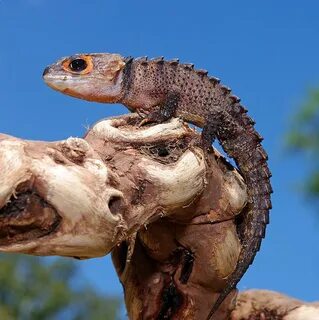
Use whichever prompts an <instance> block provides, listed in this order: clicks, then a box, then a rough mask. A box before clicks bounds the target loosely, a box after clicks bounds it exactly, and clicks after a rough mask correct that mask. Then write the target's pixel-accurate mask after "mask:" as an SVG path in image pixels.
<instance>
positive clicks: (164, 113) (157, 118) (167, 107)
mask: <svg viewBox="0 0 319 320" xmlns="http://www.w3.org/2000/svg"><path fill="white" fill-rule="evenodd" d="M178 102H179V96H178V94H176V93H173V92H172V93H169V94H168V95H167V96H166V98H165V100H164V101H163V102H161V103H160V104H158V105H156V106H153V107H152V108H151V110H152V111H151V112H149V113H147V115H146V118H144V119H143V120H142V121H141V123H140V124H139V126H142V125H145V124H148V123H162V122H165V121H167V120H169V119H171V118H173V117H174V116H176V110H177V107H178Z"/></svg>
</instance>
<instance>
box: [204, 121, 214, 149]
mask: <svg viewBox="0 0 319 320" xmlns="http://www.w3.org/2000/svg"><path fill="white" fill-rule="evenodd" d="M216 137H217V126H214V124H206V125H204V127H203V131H202V135H201V146H202V148H203V149H204V150H205V151H207V150H209V149H210V148H211V147H212V144H213V143H214V141H215V139H216Z"/></svg>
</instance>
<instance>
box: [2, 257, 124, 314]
mask: <svg viewBox="0 0 319 320" xmlns="http://www.w3.org/2000/svg"><path fill="white" fill-rule="evenodd" d="M78 276H79V275H78V274H77V265H76V262H75V261H72V260H71V259H62V258H56V259H54V260H53V261H52V260H50V262H49V261H48V260H47V259H43V258H37V257H29V256H23V255H1V256H0V319H1V320H20V319H21V320H31V319H32V320H43V319H45V320H51V319H52V320H53V319H72V320H82V319H83V320H84V319H90V320H91V319H92V320H100V319H101V320H102V319H103V320H108V319H109V320H113V319H116V314H117V313H118V310H119V305H120V303H119V300H118V299H117V298H108V297H106V296H103V295H102V294H100V293H97V292H96V291H94V290H93V288H92V287H90V286H88V285H85V284H83V283H81V281H80V279H79V278H78Z"/></svg>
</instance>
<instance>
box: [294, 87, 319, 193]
mask: <svg viewBox="0 0 319 320" xmlns="http://www.w3.org/2000/svg"><path fill="white" fill-rule="evenodd" d="M288 146H289V147H290V148H291V149H292V150H295V151H296V152H299V153H301V154H302V155H303V156H305V157H307V158H308V159H307V160H308V162H309V163H310V170H311V172H310V174H309V176H308V177H307V178H306V181H305V183H304V191H305V192H306V194H307V195H310V196H312V197H315V198H318V199H319V160H318V158H319V90H313V91H311V92H310V93H309V97H308V99H307V101H306V102H305V103H304V104H303V105H302V106H301V108H300V110H299V112H298V113H297V114H296V115H295V117H294V119H293V122H292V126H291V129H290V132H289V135H288Z"/></svg>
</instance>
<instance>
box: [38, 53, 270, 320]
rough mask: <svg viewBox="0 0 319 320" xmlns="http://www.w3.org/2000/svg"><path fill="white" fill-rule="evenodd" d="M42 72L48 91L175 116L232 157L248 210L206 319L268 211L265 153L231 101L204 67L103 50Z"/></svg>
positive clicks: (244, 260) (248, 254)
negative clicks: (235, 255)
mask: <svg viewBox="0 0 319 320" xmlns="http://www.w3.org/2000/svg"><path fill="white" fill-rule="evenodd" d="M43 75H44V80H45V81H46V83H47V84H48V85H49V86H51V87H52V88H54V89H55V90H58V91H61V92H64V93H66V94H68V95H71V96H74V97H77V98H81V99H86V100H90V101H97V102H108V103H115V102H118V103H122V104H124V105H125V106H127V107H128V109H129V110H131V111H137V112H139V113H140V114H144V115H145V116H146V117H147V119H148V120H147V121H149V120H151V121H157V122H162V121H165V120H167V119H169V118H170V117H173V116H179V117H181V118H183V119H184V120H186V121H188V122H191V123H193V124H195V125H197V126H199V127H202V128H203V134H202V137H203V142H204V144H205V145H206V146H209V145H211V143H212V142H213V140H214V139H215V138H217V139H218V140H219V142H220V144H221V145H222V147H223V149H224V150H225V152H226V153H227V154H228V155H229V156H230V157H232V158H233V159H234V160H235V162H236V164H237V166H238V168H239V170H240V171H241V173H242V175H243V177H244V179H245V181H246V184H247V187H248V199H249V203H248V210H247V211H246V212H245V214H244V215H243V216H242V217H241V221H240V222H239V225H238V232H239V234H240V236H241V242H242V250H241V253H240V256H239V260H238V264H237V267H236V269H235V271H234V272H233V273H232V274H231V275H230V276H229V278H228V279H227V285H226V287H225V289H224V290H223V291H222V292H221V293H220V296H219V298H218V299H217V301H216V302H215V304H214V306H213V308H212V310H211V312H210V313H209V315H208V317H207V319H212V316H213V314H214V312H215V311H216V310H217V308H218V307H219V306H220V304H221V303H222V302H223V300H224V299H225V298H226V296H227V295H228V294H229V292H230V291H231V290H232V289H234V288H235V287H236V285H237V283H238V282H239V280H240V279H241V277H242V276H243V274H244V273H245V272H246V270H247V268H248V267H249V265H250V264H251V263H252V262H253V260H254V257H255V255H256V253H257V251H258V250H259V248H260V244H261V240H262V238H263V237H264V235H265V228H266V225H267V224H268V222H269V221H268V215H269V209H270V208H271V201H270V194H271V193H272V189H271V185H270V180H269V179H270V176H271V173H270V171H269V169H268V166H267V159H268V158H267V154H266V152H265V150H264V149H263V148H262V146H261V141H262V137H261V136H260V135H259V134H258V133H257V132H256V131H255V129H254V127H253V126H254V121H253V120H252V119H251V118H250V117H249V116H248V115H247V113H246V112H247V110H246V109H245V108H243V107H242V106H241V105H240V100H239V98H237V97H235V96H233V95H231V93H230V89H228V88H227V87H225V86H223V85H221V84H220V82H219V80H218V79H216V78H211V77H208V76H207V72H206V71H205V70H194V69H193V65H190V64H180V63H179V62H178V60H172V61H164V60H163V58H157V59H153V60H147V58H139V59H135V60H134V59H130V58H122V57H121V56H120V55H114V54H106V53H105V54H81V55H75V56H72V57H69V58H63V59H61V60H59V61H58V62H57V63H55V64H53V65H51V66H50V67H48V68H46V70H45V71H44V74H43Z"/></svg>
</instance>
